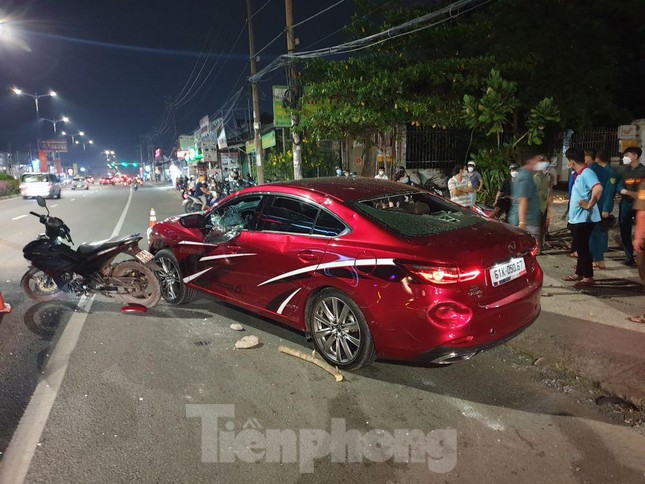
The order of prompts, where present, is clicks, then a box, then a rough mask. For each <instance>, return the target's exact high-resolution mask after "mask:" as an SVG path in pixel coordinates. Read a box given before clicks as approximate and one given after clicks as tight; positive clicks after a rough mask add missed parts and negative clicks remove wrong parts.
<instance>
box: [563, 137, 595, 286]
mask: <svg viewBox="0 0 645 484" xmlns="http://www.w3.org/2000/svg"><path fill="white" fill-rule="evenodd" d="M565 156H566V158H567V160H568V161H569V162H571V163H573V167H574V170H575V171H576V174H577V176H576V181H575V182H574V184H573V188H572V190H571V199H570V201H569V224H570V226H571V232H572V234H573V240H574V241H575V244H576V246H575V247H574V248H575V250H576V252H577V253H578V264H577V266H576V273H575V275H571V276H567V277H565V278H564V280H565V281H575V284H574V287H575V288H576V289H580V288H584V287H591V286H593V285H594V280H593V259H592V256H591V251H590V250H589V239H590V238H591V233H592V232H593V229H594V227H595V225H596V224H597V223H598V222H600V210H599V209H598V205H597V203H598V200H600V197H601V196H602V185H601V184H600V181H598V177H597V176H596V174H595V173H594V172H593V171H592V170H590V169H589V167H587V165H585V154H584V152H583V151H582V150H579V149H577V148H569V149H568V150H567V152H566V153H565Z"/></svg>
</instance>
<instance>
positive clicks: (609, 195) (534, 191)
mask: <svg viewBox="0 0 645 484" xmlns="http://www.w3.org/2000/svg"><path fill="white" fill-rule="evenodd" d="M641 156H642V150H641V148H638V147H630V148H626V149H625V151H624V153H623V158H622V166H621V167H620V168H618V169H614V168H613V167H612V166H611V162H610V157H609V155H608V153H607V152H605V151H599V152H596V151H595V150H592V149H588V150H585V151H583V150H580V149H578V148H569V149H568V150H567V151H566V153H565V158H566V160H567V165H568V168H569V169H570V170H571V172H570V177H569V206H568V210H567V212H568V213H567V220H568V227H569V230H570V231H571V236H572V245H571V253H570V257H572V258H575V259H576V265H575V271H574V273H573V274H570V275H567V276H565V277H564V280H565V281H570V282H573V283H574V287H575V288H578V289H580V288H588V287H593V286H594V285H595V280H594V269H597V270H603V269H605V268H606V265H605V253H606V252H607V249H608V231H609V229H610V228H611V227H612V226H613V225H614V224H615V223H616V222H615V220H616V218H615V216H614V215H613V214H612V212H613V211H614V205H615V200H616V199H617V200H619V203H618V206H619V211H618V225H619V228H620V235H621V241H622V246H623V250H624V255H625V258H624V264H625V265H627V266H629V267H638V270H639V275H640V278H641V280H642V281H643V284H644V285H645V165H643V164H641V163H640V158H641ZM481 183H482V182H481V176H479V174H478V173H477V171H476V170H475V166H474V164H473V163H472V162H471V163H469V165H468V166H466V167H463V166H457V167H455V169H454V171H453V176H452V178H450V180H449V181H448V188H449V190H450V197H451V199H452V200H453V201H455V202H456V203H459V204H460V205H463V206H466V207H470V206H472V205H473V204H474V202H475V199H476V195H477V192H478V191H480V190H481V186H482V185H481ZM556 184H557V175H556V171H555V166H554V164H553V163H552V162H550V161H549V160H548V159H547V158H545V156H544V155H542V154H540V153H538V152H535V151H526V152H525V153H524V155H523V158H522V166H521V167H520V166H518V165H516V164H512V165H510V166H509V172H508V177H507V178H506V179H505V180H504V181H503V183H502V184H501V186H500V187H499V190H498V192H497V194H496V197H495V205H494V208H493V212H492V213H491V216H493V217H495V218H498V219H502V220H505V221H507V222H508V223H509V224H511V225H514V226H517V227H519V228H522V229H524V230H526V231H527V232H529V233H530V234H531V235H533V237H535V239H536V240H537V241H538V251H539V253H541V251H542V248H543V246H544V240H545V237H546V235H547V233H548V228H549V224H550V221H551V219H552V216H553V215H552V203H553V193H554V188H555V186H556ZM634 221H635V222H636V224H635V225H636V228H635V229H633V227H634ZM629 319H630V320H632V321H634V322H639V323H645V314H642V315H638V316H635V317H632V318H629Z"/></svg>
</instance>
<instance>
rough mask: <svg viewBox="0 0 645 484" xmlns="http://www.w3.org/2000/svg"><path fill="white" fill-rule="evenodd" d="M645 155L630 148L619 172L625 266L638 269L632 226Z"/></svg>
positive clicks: (644, 169) (644, 174)
mask: <svg viewBox="0 0 645 484" xmlns="http://www.w3.org/2000/svg"><path fill="white" fill-rule="evenodd" d="M642 154H643V150H641V149H640V148H639V147H637V146H632V147H629V148H627V149H626V150H625V152H624V153H623V166H622V169H620V170H619V171H618V188H617V190H618V193H620V194H621V195H622V198H621V200H620V205H619V206H618V207H619V210H620V211H619V215H618V225H619V227H620V238H621V240H622V242H623V249H624V250H625V265H627V266H629V267H636V261H635V260H634V245H633V243H632V225H633V223H634V222H633V220H634V216H635V214H636V212H635V211H634V200H636V197H637V194H636V190H637V189H638V186H639V185H640V184H641V183H642V182H643V180H645V166H643V165H641V164H640V163H639V158H640V157H641V155H642Z"/></svg>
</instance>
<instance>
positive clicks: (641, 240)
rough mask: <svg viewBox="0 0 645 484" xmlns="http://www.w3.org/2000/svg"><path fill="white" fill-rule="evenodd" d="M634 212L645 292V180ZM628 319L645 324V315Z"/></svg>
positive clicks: (635, 237)
mask: <svg viewBox="0 0 645 484" xmlns="http://www.w3.org/2000/svg"><path fill="white" fill-rule="evenodd" d="M634 210H635V211H636V229H635V230H634V241H633V242H632V243H633V244H634V250H635V251H636V262H637V265H638V275H639V276H640V278H641V283H642V284H643V289H644V290H645V180H644V181H642V182H641V184H640V185H639V187H638V192H637V194H636V201H635V202H634ZM627 319H628V320H629V321H632V322H633V323H642V324H645V313H643V314H640V315H638V316H632V317H630V318H627Z"/></svg>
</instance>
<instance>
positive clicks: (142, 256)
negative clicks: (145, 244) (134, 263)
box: [135, 250, 155, 264]
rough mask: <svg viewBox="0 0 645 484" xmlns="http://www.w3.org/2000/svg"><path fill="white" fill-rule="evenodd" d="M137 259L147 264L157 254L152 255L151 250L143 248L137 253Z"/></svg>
mask: <svg viewBox="0 0 645 484" xmlns="http://www.w3.org/2000/svg"><path fill="white" fill-rule="evenodd" d="M135 257H136V258H137V260H138V261H139V262H141V263H142V264H147V263H148V262H150V261H152V260H154V258H155V256H154V255H152V254H151V253H150V252H148V251H147V250H141V251H140V252H137V254H136V255H135Z"/></svg>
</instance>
